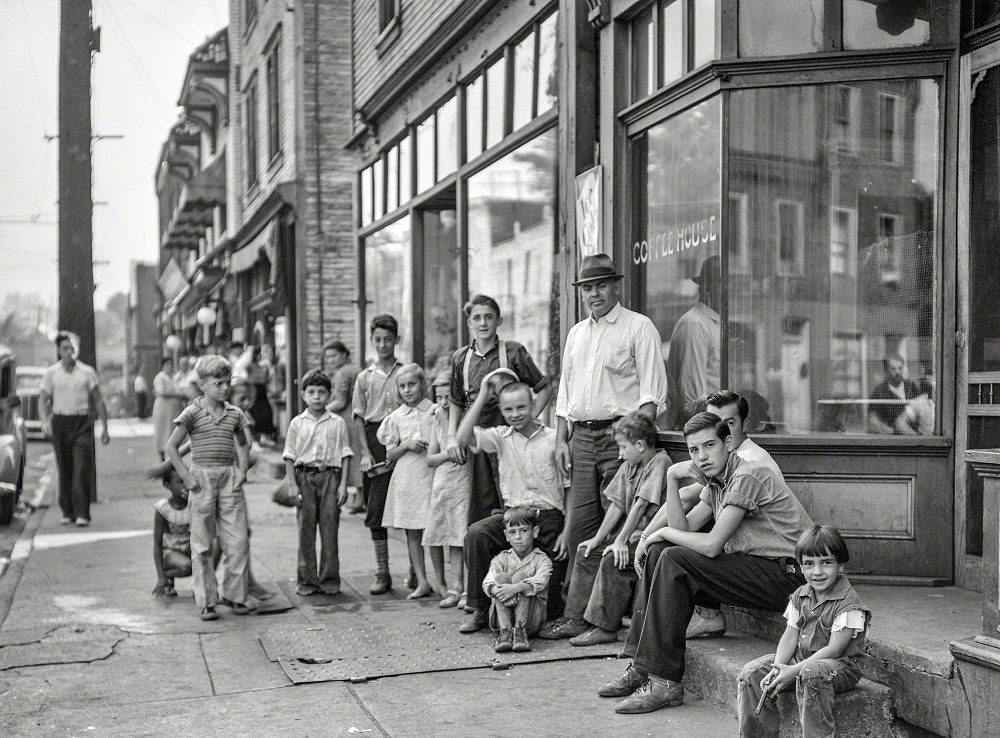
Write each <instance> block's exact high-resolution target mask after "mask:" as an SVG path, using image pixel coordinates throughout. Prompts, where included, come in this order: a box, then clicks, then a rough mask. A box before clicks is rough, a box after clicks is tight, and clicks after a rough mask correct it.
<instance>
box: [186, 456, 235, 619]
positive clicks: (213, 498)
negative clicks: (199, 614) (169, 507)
mask: <svg viewBox="0 0 1000 738" xmlns="http://www.w3.org/2000/svg"><path fill="white" fill-rule="evenodd" d="M191 474H193V475H194V476H195V477H196V478H197V479H198V481H199V482H201V489H200V490H198V491H197V492H194V493H192V494H191V495H190V497H189V498H188V499H189V500H190V502H189V503H188V504H189V505H190V507H191V569H192V573H193V575H194V581H193V584H192V587H193V589H194V601H195V602H196V603H197V604H198V607H215V606H216V605H217V604H219V584H218V581H217V580H216V578H215V567H214V566H213V565H212V558H213V557H212V547H213V545H214V543H215V537H216V533H218V536H219V543H220V545H221V547H222V570H223V577H222V596H223V597H225V598H226V599H227V600H229V601H230V602H237V603H245V602H246V601H247V572H248V565H249V562H250V539H249V536H248V535H247V530H248V528H247V504H246V498H244V496H243V487H242V485H241V486H239V487H236V486H234V485H233V478H234V475H235V474H236V469H235V468H234V467H232V466H195V465H192V466H191Z"/></svg>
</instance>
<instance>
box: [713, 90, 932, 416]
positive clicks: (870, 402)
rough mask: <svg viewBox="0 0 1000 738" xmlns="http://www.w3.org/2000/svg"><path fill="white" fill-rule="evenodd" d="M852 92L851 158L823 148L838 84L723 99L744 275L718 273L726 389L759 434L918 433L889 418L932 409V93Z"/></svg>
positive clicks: (838, 128)
mask: <svg viewBox="0 0 1000 738" xmlns="http://www.w3.org/2000/svg"><path fill="white" fill-rule="evenodd" d="M853 89H854V90H856V95H857V104H856V105H852V106H851V107H850V109H851V111H852V113H851V115H853V116H854V117H855V119H854V120H853V121H850V122H849V125H848V126H847V128H848V129H853V130H854V131H855V134H856V142H857V149H856V151H855V152H853V153H852V152H851V151H850V150H847V151H846V153H845V151H843V150H837V149H834V150H831V149H830V148H829V142H830V141H831V140H833V141H837V140H840V139H841V137H842V135H843V131H844V130H845V127H844V122H843V121H842V120H839V119H838V117H839V116H841V112H842V111H843V108H844V104H843V101H844V99H845V98H844V95H843V90H844V88H843V87H842V86H837V85H821V86H809V87H798V88H789V87H784V88H781V89H754V90H741V91H736V92H733V93H732V94H731V98H730V117H729V123H728V125H729V141H730V151H729V191H730V193H731V196H732V195H733V194H736V193H740V196H741V197H743V198H745V201H746V210H747V215H746V223H747V224H746V229H747V233H746V237H747V239H748V241H749V258H750V264H749V266H750V272H749V274H745V273H743V274H738V273H737V272H736V270H734V269H733V268H732V264H730V270H729V277H728V280H727V285H728V292H727V294H728V324H727V334H728V369H729V371H728V384H729V386H730V387H732V388H733V389H735V390H736V391H738V392H741V393H744V394H746V395H747V396H749V397H752V398H753V402H752V403H751V405H754V404H755V405H756V407H757V412H758V417H757V418H756V419H755V422H756V423H757V428H758V429H759V430H773V431H777V432H781V433H806V432H838V433H904V432H917V431H918V430H919V428H922V430H919V432H923V433H926V432H928V430H927V428H928V425H927V424H926V423H925V424H923V425H922V426H919V428H918V424H917V423H913V424H910V425H909V426H906V427H904V425H902V424H901V421H900V416H901V415H904V413H911V414H913V413H917V412H920V411H921V410H922V409H923V410H924V411H925V410H926V408H928V407H929V408H931V411H932V409H933V400H930V401H929V402H928V400H929V398H933V396H934V393H933V378H934V376H935V352H936V348H935V340H934V336H935V330H934V297H935V296H934V274H935V264H934V251H935V242H934V233H935V223H934V213H935V208H936V192H937V176H938V169H937V159H938V131H937V121H938V87H937V84H936V83H935V82H933V81H929V80H885V81H877V82H858V83H856V84H855V86H854V88H853ZM887 99H888V100H892V101H893V103H892V105H891V106H890V107H891V112H890V113H888V114H887V113H886V112H885V111H886V104H885V100H887ZM838 111H841V112H838ZM887 115H888V118H889V119H891V121H892V125H891V127H890V126H888V124H887V123H886V120H887V117H886V116H887ZM890 128H891V130H889V129H890ZM925 390H926V391H925ZM921 395H923V399H920V398H921ZM904 420H905V418H904ZM930 426H931V427H932V426H933V422H931V424H930ZM906 428H909V429H910V430H909V431H907V430H906Z"/></svg>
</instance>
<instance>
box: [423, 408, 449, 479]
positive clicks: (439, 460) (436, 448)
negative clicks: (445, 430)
mask: <svg viewBox="0 0 1000 738" xmlns="http://www.w3.org/2000/svg"><path fill="white" fill-rule="evenodd" d="M434 422H435V423H438V422H440V421H439V420H438V419H437V418H435V419H434ZM449 458H450V457H449V456H448V451H447V450H446V449H442V448H441V444H440V443H438V434H437V430H436V429H435V432H434V433H431V440H430V441H428V443H427V466H429V467H430V468H431V469H436V468H437V467H439V466H441V464H443V463H444V462H446V461H448V459H449Z"/></svg>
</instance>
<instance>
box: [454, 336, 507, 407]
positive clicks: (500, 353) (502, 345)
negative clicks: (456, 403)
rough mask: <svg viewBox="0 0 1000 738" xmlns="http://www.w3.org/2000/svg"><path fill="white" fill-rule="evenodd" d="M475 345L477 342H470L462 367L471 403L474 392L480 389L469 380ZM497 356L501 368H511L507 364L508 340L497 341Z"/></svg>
mask: <svg viewBox="0 0 1000 738" xmlns="http://www.w3.org/2000/svg"><path fill="white" fill-rule="evenodd" d="M474 345H475V342H473V343H470V344H469V348H468V350H467V351H466V352H465V365H464V366H463V367H462V380H463V384H464V386H465V401H466V403H468V404H469V405H471V404H472V400H473V397H472V393H473V392H474V391H475V392H478V391H479V388H478V387H475V388H473V387H472V384H471V382H470V381H469V375H470V373H471V367H472V347H473V346H474ZM497 358H498V359H499V360H500V368H501V369H509V368H510V367H509V366H507V342H506V341H501V340H498V341H497Z"/></svg>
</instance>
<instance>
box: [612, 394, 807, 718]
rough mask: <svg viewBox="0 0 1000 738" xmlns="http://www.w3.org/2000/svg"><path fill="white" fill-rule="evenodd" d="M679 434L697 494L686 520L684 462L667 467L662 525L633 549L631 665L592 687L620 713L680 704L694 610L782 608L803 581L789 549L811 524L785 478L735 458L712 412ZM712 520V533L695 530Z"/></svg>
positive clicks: (724, 427) (650, 529)
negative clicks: (615, 700) (637, 574)
mask: <svg viewBox="0 0 1000 738" xmlns="http://www.w3.org/2000/svg"><path fill="white" fill-rule="evenodd" d="M684 438H685V440H686V441H687V445H688V453H689V454H690V455H691V460H692V461H693V462H695V464H694V466H695V470H696V472H697V473H698V474H700V475H701V479H702V481H703V483H704V489H703V490H702V493H701V500H700V501H699V502H698V504H697V505H696V506H695V507H694V509H693V510H691V511H690V512H689V513H687V514H686V515H685V513H684V509H683V507H682V505H681V499H680V494H679V490H678V482H679V477H682V476H685V475H687V474H690V464H687V463H686V462H681V463H680V464H674V465H673V466H671V467H670V470H669V471H668V472H667V489H666V492H665V493H664V502H663V507H664V508H666V510H667V525H666V526H665V527H661V528H659V529H656V528H654V527H653V525H654V524H653V523H650V524H649V525H648V526H646V529H645V530H644V531H643V535H642V538H641V540H640V541H639V545H638V546H637V547H636V551H635V562H636V569H637V571H639V570H641V576H642V583H641V585H640V588H639V591H638V592H637V593H636V598H635V607H634V609H633V611H632V624H631V627H630V628H629V633H628V639H627V641H626V643H625V647H624V648H623V649H622V653H623V655H625V656H632V657H633V663H632V664H630V665H629V667H628V668H627V669H626V670H625V672H624V673H623V674H622V675H621V676H619V677H618V678H617V679H615V680H613V681H611V682H609V683H607V684H605V685H604V686H603V687H601V688H600V690H598V694H599V695H601V696H602V697H627V699H626V700H624V701H623V702H621V703H619V704H618V705H617V706H616V707H615V712H619V713H638V712H651V711H653V710H658V709H660V708H661V707H675V706H677V705H680V704H681V703H682V702H683V701H684V687H683V685H682V684H681V679H682V678H683V676H684V655H685V650H686V644H685V632H686V629H687V626H688V623H689V622H690V620H691V616H692V615H693V614H694V607H695V605H702V606H706V607H712V608H718V607H719V606H720V603H723V602H724V603H727V604H730V605H739V606H742V607H754V608H759V609H763V610H773V611H776V612H781V611H782V610H784V608H785V606H786V605H787V603H788V596H789V595H790V594H791V593H792V592H793V591H794V590H795V589H796V588H798V587H800V586H801V585H802V584H804V582H805V580H804V579H803V578H802V573H801V571H800V570H799V565H798V563H797V562H796V561H795V544H796V542H797V541H798V539H799V536H801V535H802V532H803V531H804V530H805V529H806V528H808V527H809V526H811V525H812V520H810V518H809V515H808V514H807V513H806V511H805V510H804V509H803V508H802V505H800V504H799V501H798V500H797V499H795V495H794V494H792V491H791V490H790V489H788V486H787V485H786V484H785V483H784V481H782V480H781V478H780V477H778V476H777V475H776V474H775V473H774V472H773V471H771V470H769V469H767V468H766V467H765V466H763V465H761V464H757V463H754V462H751V461H746V460H744V459H741V458H740V457H739V456H738V455H737V454H735V453H733V451H734V448H733V438H732V435H731V434H730V432H729V426H728V425H727V424H726V423H725V421H723V420H722V419H721V418H720V417H719V416H718V415H714V414H712V413H698V414H697V415H695V416H694V417H693V418H691V419H690V420H689V421H688V422H687V423H686V424H685V425H684ZM710 520H714V521H715V523H714V525H713V527H712V529H711V530H710V531H709V532H707V533H701V532H699V531H701V529H702V528H704V527H705V524H706V523H708V522H709V521H710ZM653 544H656V545H653Z"/></svg>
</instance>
